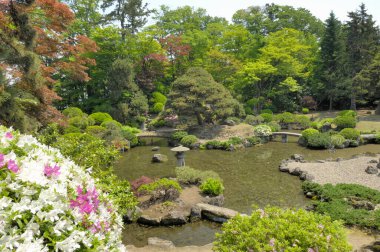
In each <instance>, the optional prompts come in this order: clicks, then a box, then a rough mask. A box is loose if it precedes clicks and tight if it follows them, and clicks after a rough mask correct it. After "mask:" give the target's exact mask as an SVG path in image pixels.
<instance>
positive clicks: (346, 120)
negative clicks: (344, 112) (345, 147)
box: [334, 116, 356, 129]
mask: <svg viewBox="0 0 380 252" xmlns="http://www.w3.org/2000/svg"><path fill="white" fill-rule="evenodd" d="M334 124H335V125H336V126H337V128H338V129H345V128H355V127H356V119H355V117H352V116H337V117H336V118H335V119H334Z"/></svg>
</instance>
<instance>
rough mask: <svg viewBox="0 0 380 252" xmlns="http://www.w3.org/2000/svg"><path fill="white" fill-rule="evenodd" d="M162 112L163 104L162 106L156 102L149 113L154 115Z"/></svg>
mask: <svg viewBox="0 0 380 252" xmlns="http://www.w3.org/2000/svg"><path fill="white" fill-rule="evenodd" d="M163 110H164V104H162V103H161V102H157V103H155V104H154V105H153V107H152V109H151V110H150V111H151V112H152V113H154V114H158V113H160V112H161V111H163Z"/></svg>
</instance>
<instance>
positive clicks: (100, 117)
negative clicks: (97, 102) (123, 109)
mask: <svg viewBox="0 0 380 252" xmlns="http://www.w3.org/2000/svg"><path fill="white" fill-rule="evenodd" d="M88 117H89V118H91V119H93V120H94V122H95V124H96V125H101V124H102V123H103V122H104V121H110V120H113V118H112V116H110V114H108V113H103V112H96V113H93V114H91V115H89V116H88Z"/></svg>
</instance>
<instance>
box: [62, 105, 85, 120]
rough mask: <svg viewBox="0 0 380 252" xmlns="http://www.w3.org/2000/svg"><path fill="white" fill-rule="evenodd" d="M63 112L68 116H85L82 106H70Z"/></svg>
mask: <svg viewBox="0 0 380 252" xmlns="http://www.w3.org/2000/svg"><path fill="white" fill-rule="evenodd" d="M62 114H64V115H65V116H67V117H68V118H72V117H76V116H80V117H82V116H84V113H83V111H82V110H81V109H80V108H77V107H69V108H66V109H64V110H63V111H62Z"/></svg>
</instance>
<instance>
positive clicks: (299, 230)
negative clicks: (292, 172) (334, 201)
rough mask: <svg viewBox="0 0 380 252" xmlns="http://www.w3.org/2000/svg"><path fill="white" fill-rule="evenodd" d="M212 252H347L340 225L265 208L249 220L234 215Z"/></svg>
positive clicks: (306, 214) (300, 213)
mask: <svg viewBox="0 0 380 252" xmlns="http://www.w3.org/2000/svg"><path fill="white" fill-rule="evenodd" d="M213 249H214V250H215V251H226V252H227V251H260V252H272V251H287V252H293V251H294V252H296V251H300V252H301V251H305V252H306V251H309V252H311V251H339V252H350V251H351V246H350V245H349V244H348V243H347V238H346V231H345V229H344V227H343V225H342V223H341V222H339V221H332V220H331V218H330V217H329V216H326V215H321V214H316V213H313V212H308V211H306V210H304V209H299V210H294V209H281V208H278V207H266V208H265V209H257V210H255V211H253V212H252V213H251V215H250V216H241V215H237V216H235V217H234V218H232V219H231V220H229V221H228V222H226V223H224V224H223V226H222V232H221V233H217V234H216V241H215V242H214V248H213Z"/></svg>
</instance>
